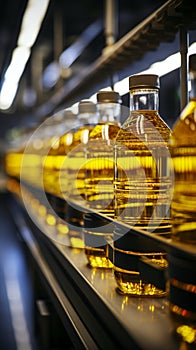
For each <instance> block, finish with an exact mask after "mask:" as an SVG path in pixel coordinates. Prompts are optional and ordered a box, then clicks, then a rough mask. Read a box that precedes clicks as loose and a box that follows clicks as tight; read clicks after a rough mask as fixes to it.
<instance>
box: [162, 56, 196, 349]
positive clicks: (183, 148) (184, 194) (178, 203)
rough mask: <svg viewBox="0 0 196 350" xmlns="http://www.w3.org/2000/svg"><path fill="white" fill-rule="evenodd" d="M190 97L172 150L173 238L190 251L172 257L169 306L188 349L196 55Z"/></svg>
mask: <svg viewBox="0 0 196 350" xmlns="http://www.w3.org/2000/svg"><path fill="white" fill-rule="evenodd" d="M189 78H190V82H191V91H190V99H189V102H188V104H187V105H186V106H185V108H184V109H183V110H182V112H181V114H180V117H179V118H178V119H177V121H176V122H175V124H174V127H173V133H172V136H171V138H170V151H171V156H172V165H173V169H174V174H175V182H174V193H173V198H172V202H171V220H172V229H171V237H172V240H173V241H174V242H176V241H177V242H179V243H180V244H183V246H184V247H186V248H187V250H188V251H189V254H185V253H184V254H182V253H181V254H175V252H173V254H172V255H171V256H170V257H169V274H168V275H169V308H170V311H171V316H172V320H173V321H174V325H175V331H176V333H177V334H178V336H179V337H181V339H182V340H183V342H184V344H186V346H189V347H187V348H190V349H194V348H195V345H196V268H195V260H196V259H195V253H196V181H195V180H196V54H193V55H190V56H189Z"/></svg>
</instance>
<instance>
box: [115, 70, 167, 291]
mask: <svg viewBox="0 0 196 350" xmlns="http://www.w3.org/2000/svg"><path fill="white" fill-rule="evenodd" d="M129 85H130V116H129V117H128V119H127V120H126V121H125V123H124V124H123V126H122V128H121V130H120V131H119V133H118V135H117V138H116V143H115V147H114V153H115V180H114V192H115V219H117V220H119V221H123V222H124V223H126V224H128V225H130V226H131V227H134V228H136V229H139V230H140V229H141V230H144V231H148V232H152V233H153V234H154V233H158V234H163V235H168V234H169V233H170V228H171V223H170V210H169V209H170V201H171V190H172V183H171V178H170V173H169V159H170V153H169V149H168V139H169V136H170V133H171V131H170V128H169V127H168V126H167V124H166V123H165V122H164V121H163V119H162V118H161V117H160V114H159V111H158V108H159V88H160V82H159V77H158V76H157V75H153V74H152V75H151V74H146V75H143V74H141V75H132V76H130V78H129ZM159 249H160V248H159V247H158V246H156V244H153V245H152V244H145V240H143V239H142V238H141V237H140V238H139V236H138V235H137V233H133V232H132V233H130V232H129V230H128V229H127V230H126V232H119V231H118V230H117V231H116V235H115V237H114V275H115V278H116V282H117V285H118V288H119V290H120V291H121V292H122V293H127V294H132V295H152V296H156V295H158V296H162V295H165V292H164V291H162V290H159V289H158V288H156V287H155V286H154V285H151V284H149V283H144V282H143V281H142V279H141V275H140V269H139V261H140V259H141V258H145V257H147V258H149V259H150V260H151V261H152V262H153V263H156V264H159V265H161V266H164V265H167V261H166V260H165V253H164V252H163V251H160V250H159Z"/></svg>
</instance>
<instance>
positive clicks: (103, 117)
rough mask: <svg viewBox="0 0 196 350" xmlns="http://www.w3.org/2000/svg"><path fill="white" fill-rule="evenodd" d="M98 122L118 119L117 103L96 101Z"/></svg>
mask: <svg viewBox="0 0 196 350" xmlns="http://www.w3.org/2000/svg"><path fill="white" fill-rule="evenodd" d="M98 112H99V121H100V122H114V121H115V122H118V121H120V112H121V106H120V104H119V103H98Z"/></svg>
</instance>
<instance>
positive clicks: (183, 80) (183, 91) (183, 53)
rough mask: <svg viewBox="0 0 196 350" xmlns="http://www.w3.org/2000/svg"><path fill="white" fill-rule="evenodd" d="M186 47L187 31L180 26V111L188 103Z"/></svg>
mask: <svg viewBox="0 0 196 350" xmlns="http://www.w3.org/2000/svg"><path fill="white" fill-rule="evenodd" d="M188 46H189V34H188V32H187V30H186V29H185V28H184V27H183V26H182V27H181V28H180V54H181V72H180V73H181V76H180V78H181V79H180V86H181V110H182V109H183V108H184V107H185V106H186V104H187V103H188V58H187V53H188Z"/></svg>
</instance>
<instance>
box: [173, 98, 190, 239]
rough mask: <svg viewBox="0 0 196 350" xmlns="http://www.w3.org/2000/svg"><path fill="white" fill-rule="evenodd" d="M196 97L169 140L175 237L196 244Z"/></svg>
mask: <svg viewBox="0 0 196 350" xmlns="http://www.w3.org/2000/svg"><path fill="white" fill-rule="evenodd" d="M195 135H196V98H192V99H191V100H190V102H189V103H188V105H187V106H186V108H185V109H184V110H183V111H182V113H181V116H180V118H179V120H177V122H176V124H175V125H174V128H173V133H172V137H171V140H170V144H171V154H172V161H173V167H174V171H175V186H174V194H173V199H172V204H171V214H172V239H174V240H177V241H181V242H184V243H189V244H194V245H195V244H196V181H195V179H196V137H195Z"/></svg>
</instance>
